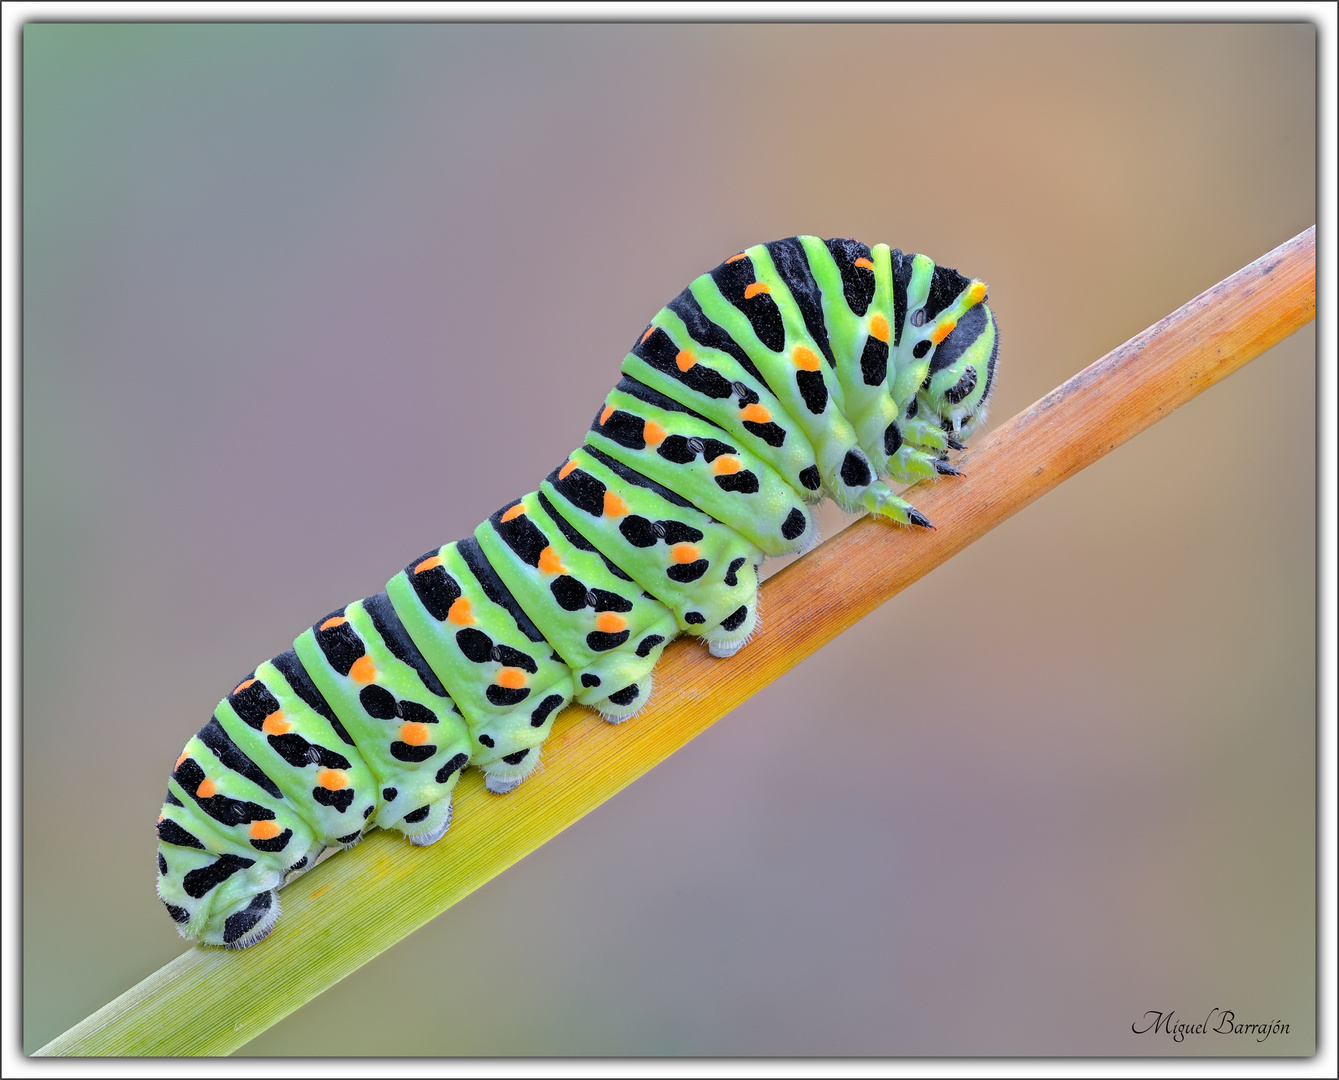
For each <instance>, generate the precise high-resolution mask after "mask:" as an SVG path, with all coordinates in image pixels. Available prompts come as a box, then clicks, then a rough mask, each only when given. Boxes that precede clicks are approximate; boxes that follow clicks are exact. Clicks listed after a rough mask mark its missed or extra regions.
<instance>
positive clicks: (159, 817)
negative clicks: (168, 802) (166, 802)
mask: <svg viewBox="0 0 1339 1080" xmlns="http://www.w3.org/2000/svg"><path fill="white" fill-rule="evenodd" d="M162 823H163V815H162V814H159V815H158V820H157V821H155V822H154V824H155V825H161V824H162Z"/></svg>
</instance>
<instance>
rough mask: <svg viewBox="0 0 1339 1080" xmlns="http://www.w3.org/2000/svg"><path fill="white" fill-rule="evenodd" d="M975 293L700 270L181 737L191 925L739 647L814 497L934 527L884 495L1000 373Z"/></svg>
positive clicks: (797, 240) (900, 269)
mask: <svg viewBox="0 0 1339 1080" xmlns="http://www.w3.org/2000/svg"><path fill="white" fill-rule="evenodd" d="M985 300H986V288H985V285H984V284H983V283H981V282H980V281H976V280H972V279H969V278H966V277H963V276H962V275H960V274H958V273H957V272H956V271H954V270H951V269H949V268H947V267H943V266H938V265H936V264H935V263H934V262H933V260H931V259H929V258H927V257H926V256H924V255H904V254H903V253H902V252H900V251H897V250H895V249H890V248H889V247H888V246H887V245H884V244H879V245H875V246H874V247H872V248H870V247H866V246H865V245H864V244H861V243H860V242H858V241H855V240H844V239H834V240H821V239H818V238H817V237H812V236H799V237H790V238H788V239H785V240H779V241H775V242H773V243H770V244H764V245H759V246H757V247H753V248H749V249H748V250H747V251H744V252H741V253H739V254H737V255H734V256H731V257H730V258H729V259H727V260H725V262H723V263H721V265H720V266H718V267H716V268H715V269H714V270H712V271H710V272H709V273H706V274H703V275H702V276H701V277H699V278H698V279H696V280H695V281H694V282H692V283H691V284H690V285H689V286H688V288H686V289H685V290H684V291H683V292H681V293H680V294H679V295H678V296H677V297H675V298H674V299H673V300H672V301H670V303H669V304H667V305H666V306H665V307H664V308H663V309H661V311H659V312H658V313H657V314H656V316H655V317H654V318H653V319H652V320H651V322H650V324H649V325H648V326H647V327H646V329H645V330H644V331H643V332H642V333H641V334H640V335H639V336H638V339H637V341H636V342H635V343H634V345H633V348H632V349H631V351H630V352H629V353H628V354H627V356H626V357H625V358H624V360H623V365H622V378H621V380H620V381H619V382H618V383H617V385H616V386H615V387H614V388H613V389H612V390H611V391H610V392H609V394H608V396H607V397H606V399H605V401H604V403H603V405H602V406H601V408H600V409H599V411H598V412H597V413H596V415H595V418H594V420H593V421H592V423H591V426H590V430H589V431H588V433H587V436H586V439H585V442H584V443H583V445H582V446H580V447H578V448H576V449H575V450H574V451H573V452H572V453H571V454H570V455H569V456H568V458H567V459H566V460H565V461H563V462H562V463H561V464H559V466H558V467H557V468H555V469H554V470H553V471H552V472H551V473H550V474H549V475H548V476H547V477H546V478H545V479H544V480H543V481H542V482H541V484H540V485H539V488H538V490H537V491H532V492H529V493H528V494H526V495H524V496H522V497H521V498H520V499H516V500H513V501H512V502H510V503H508V504H506V505H505V506H503V507H502V508H501V509H499V510H498V511H497V512H496V513H494V514H493V515H491V516H490V517H489V518H488V519H487V520H486V521H485V522H483V523H482V524H481V525H480V526H479V527H478V528H477V529H476V530H475V532H474V534H473V535H472V536H469V537H466V538H465V539H463V540H459V541H456V542H453V543H450V544H446V545H444V546H442V547H439V548H437V549H434V550H432V551H429V552H427V553H425V554H424V555H422V556H420V557H419V558H417V559H415V560H414V561H413V562H411V563H409V564H408V565H407V566H406V567H405V568H404V569H403V570H402V571H401V572H400V573H398V574H396V575H395V576H394V577H393V578H392V579H391V580H390V581H389V582H388V583H387V585H386V589H385V591H384V592H381V593H378V594H376V595H375V596H371V597H368V598H366V599H364V600H360V601H357V602H355V603H352V604H349V605H347V606H345V607H343V608H340V609H338V610H336V611H334V612H331V613H330V614H329V615H327V616H326V617H325V618H323V619H321V620H320V621H318V622H317V623H314V624H313V625H312V626H311V627H309V628H308V629H307V630H305V631H303V633H302V634H300V635H299V636H298V638H297V640H296V641H295V642H294V645H293V648H292V649H290V650H288V651H287V652H285V653H283V654H281V655H280V656H277V657H275V658H274V659H273V660H269V661H266V662H265V663H263V664H261V665H260V666H259V667H257V668H256V670H255V671H253V672H252V673H251V674H250V675H248V676H247V677H246V678H245V679H243V680H242V681H241V682H239V683H238V684H237V686H236V687H235V688H234V689H233V690H232V692H231V693H230V694H229V695H228V696H227V697H225V698H224V700H223V701H222V702H221V703H220V704H219V706H218V708H217V709H216V710H215V713H214V715H213V717H212V718H211V719H210V720H209V722H208V723H207V724H206V725H205V726H204V727H203V728H201V730H200V731H199V733H197V734H196V735H195V736H194V737H192V739H191V740H190V742H189V743H187V745H186V748H185V750H184V751H183V753H182V754H181V756H180V758H179V759H178V760H177V763H176V765H175V766H174V768H173V772H172V775H171V778H170V780H169V782H168V794H167V798H166V801H165V804H164V806H163V812H162V815H161V816H160V818H159V821H158V837H159V847H158V871H159V874H158V893H159V896H160V898H161V899H162V901H163V903H164V904H165V905H166V907H167V909H168V912H169V914H170V915H171V917H172V918H173V919H174V920H175V921H176V923H177V926H178V929H179V930H180V932H181V933H182V935H183V936H184V937H187V938H190V939H193V940H199V941H203V942H207V943H210V944H215V945H226V946H230V947H233V948H241V947H244V946H247V945H251V944H254V943H255V942H257V941H259V940H261V939H262V938H263V937H265V936H266V934H268V933H269V932H270V930H271V929H272V928H273V926H274V924H275V921H276V920H277V919H278V917H279V911H280V907H279V895H278V888H279V886H280V885H282V884H283V882H284V880H285V879H286V878H287V877H289V876H291V875H293V874H297V873H301V872H303V871H304V870H306V869H308V868H309V867H310V866H311V865H312V863H313V862H314V861H315V859H316V858H317V857H318V856H319V855H320V853H321V852H322V851H323V850H324V849H326V848H328V847H349V846H352V845H353V844H356V843H357V842H358V841H359V840H360V839H361V838H362V836H363V835H364V833H365V832H367V831H368V830H370V829H372V828H383V829H395V830H398V831H399V832H401V833H403V834H404V835H405V837H406V838H407V839H408V840H410V841H411V842H412V843H415V844H419V845H426V844H431V843H433V842H435V841H436V840H437V839H439V838H440V837H441V836H442V835H443V834H444V833H445V832H446V830H447V828H448V826H449V824H450V820H451V794H452V790H453V789H454V787H455V784H456V783H457V781H458V780H459V779H460V776H461V774H462V772H463V770H464V769H465V768H466V767H468V766H473V767H476V768H479V769H481V770H482V771H483V772H484V774H485V782H486V784H487V786H488V788H489V790H491V791H493V792H496V793H503V792H506V791H509V790H511V789H512V788H514V787H515V786H516V785H517V784H518V783H520V782H521V781H522V780H523V779H524V778H525V777H526V776H527V775H529V773H530V772H531V771H533V770H534V768H535V767H536V766H537V764H538V762H539V757H540V753H541V750H542V747H543V743H544V740H545V738H546V737H547V735H548V733H549V731H550V729H551V728H552V725H553V721H554V718H555V717H556V716H557V714H558V713H559V712H560V711H561V710H562V708H563V707H564V706H566V705H567V704H568V703H569V702H571V701H578V702H581V703H582V704H585V705H588V706H590V707H592V708H594V709H596V710H597V711H599V712H600V714H601V715H602V716H603V717H604V718H605V719H606V720H608V721H610V722H614V723H617V722H620V721H622V720H625V719H627V718H628V717H630V716H632V715H634V714H635V713H636V712H637V711H639V710H640V709H641V708H642V706H643V705H644V704H645V703H646V701H647V699H648V697H649V696H650V693H651V688H652V672H653V669H654V668H655V665H656V663H657V661H658V660H659V658H660V654H661V652H662V651H663V649H664V647H665V645H666V644H667V643H668V642H669V641H670V640H671V639H672V638H674V637H676V636H677V635H679V634H689V635H692V636H695V637H699V638H701V639H703V641H704V643H705V644H707V645H708V647H709V648H710V650H711V652H712V653H713V654H715V655H717V656H730V655H732V654H733V653H734V652H736V651H738V649H739V648H740V647H741V646H743V645H744V643H745V642H746V641H747V640H748V639H749V637H750V636H751V635H752V633H753V632H754V631H755V629H756V627H757V625H758V620H759V612H758V577H757V568H758V566H759V565H760V564H761V563H762V561H763V559H764V558H766V557H767V556H777V555H784V554H788V553H792V552H802V551H805V550H808V549H809V548H810V547H812V546H813V545H814V544H815V543H816V542H817V535H818V534H817V525H816V521H815V519H814V516H813V513H812V510H811V506H812V504H814V503H817V502H819V501H821V499H822V498H824V497H830V498H833V499H834V500H836V501H837V502H838V503H839V504H840V505H841V506H843V507H845V508H847V509H857V508H859V509H865V510H868V511H870V512H872V513H876V514H880V515H882V516H885V517H889V518H892V519H893V520H895V521H898V522H901V523H904V524H908V525H915V526H921V527H928V526H930V522H929V521H928V520H927V519H926V518H925V517H924V516H923V515H922V514H921V513H920V512H919V511H917V510H916V509H915V507H913V506H912V505H911V504H910V503H908V502H907V501H906V500H904V499H903V498H901V497H900V496H899V495H898V494H897V493H896V492H895V491H894V490H893V488H892V487H890V486H889V485H890V484H906V483H911V482H914V481H916V480H920V479H924V478H928V477H936V476H940V475H954V474H956V470H955V469H954V467H953V466H952V465H951V464H950V463H949V462H948V460H947V458H948V454H949V452H950V451H951V450H958V449H961V448H962V445H963V442H964V441H965V440H966V439H967V438H968V437H969V436H970V435H971V434H972V432H973V431H975V429H976V428H977V427H978V426H979V425H980V423H981V422H982V420H983V418H984V415H985V410H986V407H987V405H988V404H989V399H990V395H991V391H992V389H993V385H994V378H995V364H996V358H997V355H998V349H999V335H998V330H997V328H996V325H995V318H994V315H993V314H992V312H991V311H990V309H989V308H988V307H987V305H986V303H985Z"/></svg>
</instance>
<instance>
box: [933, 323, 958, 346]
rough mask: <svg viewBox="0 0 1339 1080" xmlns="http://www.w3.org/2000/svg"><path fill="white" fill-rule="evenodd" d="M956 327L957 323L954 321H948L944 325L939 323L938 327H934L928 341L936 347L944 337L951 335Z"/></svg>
mask: <svg viewBox="0 0 1339 1080" xmlns="http://www.w3.org/2000/svg"><path fill="white" fill-rule="evenodd" d="M957 325H958V323H957V321H956V320H955V319H949V321H948V322H946V323H940V324H939V325H938V326H936V327H935V332H934V333H933V334H931V335H930V340H931V341H933V342H934V343H935V344H936V345H938V344H939V343H940V342H941V341H943V340H944V339H945V338H946V337H948V336H949V334H951V333H953V330H954V328H955V327H956V326H957Z"/></svg>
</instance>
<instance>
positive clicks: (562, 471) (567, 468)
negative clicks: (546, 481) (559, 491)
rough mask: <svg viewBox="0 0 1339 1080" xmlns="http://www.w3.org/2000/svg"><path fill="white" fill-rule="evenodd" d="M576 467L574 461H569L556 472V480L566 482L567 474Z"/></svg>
mask: <svg viewBox="0 0 1339 1080" xmlns="http://www.w3.org/2000/svg"><path fill="white" fill-rule="evenodd" d="M576 467H577V463H576V462H575V461H569V462H568V463H567V464H566V465H564V466H563V467H562V468H561V469H559V470H558V479H559V480H566V479H567V474H568V473H570V472H571V471H572V470H573V469H575V468H576Z"/></svg>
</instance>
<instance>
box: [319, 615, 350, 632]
mask: <svg viewBox="0 0 1339 1080" xmlns="http://www.w3.org/2000/svg"><path fill="white" fill-rule="evenodd" d="M348 621H349V620H348V619H346V618H345V617H344V616H343V615H331V616H330V618H328V619H326V621H325V622H323V623H322V624H321V629H322V630H333V629H334V628H335V627H336V626H343V625H344V624H345V623H346V622H348Z"/></svg>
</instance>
